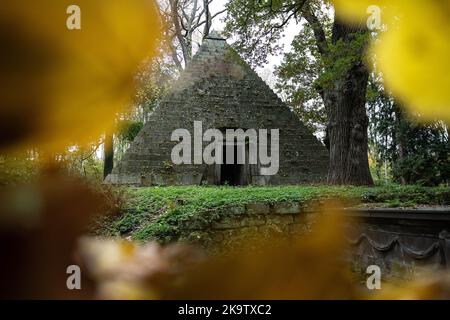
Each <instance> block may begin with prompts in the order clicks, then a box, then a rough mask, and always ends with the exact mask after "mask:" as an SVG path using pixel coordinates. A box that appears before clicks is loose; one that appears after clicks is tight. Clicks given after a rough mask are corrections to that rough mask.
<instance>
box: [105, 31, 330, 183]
mask: <svg viewBox="0 0 450 320" xmlns="http://www.w3.org/2000/svg"><path fill="white" fill-rule="evenodd" d="M194 121H202V123H203V128H202V129H203V132H205V131H206V130H207V129H209V128H215V129H223V128H242V129H244V130H246V129H256V130H258V129H279V134H280V144H279V148H280V153H279V157H280V166H279V171H278V173H277V174H275V175H273V176H263V175H260V170H259V168H260V166H259V165H250V166H249V169H248V172H247V173H246V175H248V177H247V181H248V184H254V185H269V184H301V183H310V182H316V181H321V180H324V179H325V177H326V174H327V167H328V151H327V150H326V148H325V147H324V145H323V144H322V143H321V142H319V141H318V140H317V138H316V137H315V136H314V135H312V134H311V133H310V132H309V131H308V130H307V128H306V127H305V126H304V125H303V124H302V123H301V122H300V121H299V119H298V118H297V117H296V116H295V115H294V113H293V112H292V111H291V110H290V109H289V108H288V107H287V106H286V105H285V104H284V103H283V102H282V101H281V100H280V99H279V97H278V96H277V95H276V94H275V93H274V92H273V91H272V90H271V89H270V88H269V87H268V85H267V84H266V83H265V82H264V81H262V80H261V78H259V76H258V75H257V74H256V73H255V72H254V71H253V70H252V69H251V68H250V67H249V66H248V65H247V64H246V63H245V62H244V61H243V60H242V59H241V58H240V57H239V55H238V54H237V53H236V52H235V51H234V50H233V49H232V48H231V47H230V46H228V45H227V43H226V41H225V40H224V39H220V38H207V39H205V41H204V43H203V45H202V46H201V47H200V49H199V52H198V53H197V54H196V55H195V56H194V57H193V60H192V62H191V63H190V65H189V66H188V67H187V69H186V70H185V71H184V72H183V73H182V74H181V75H180V78H179V79H177V81H176V82H175V83H174V84H173V87H172V88H171V90H170V92H169V93H168V95H167V96H166V97H165V98H164V99H163V101H162V102H161V103H160V105H159V106H158V107H157V108H156V110H155V111H154V112H153V114H152V115H151V117H150V119H149V121H148V122H147V123H146V124H145V126H144V127H143V129H142V130H141V131H140V132H139V134H138V135H137V137H136V138H135V139H134V141H133V142H132V144H131V146H130V148H129V150H128V151H127V152H126V153H125V155H124V157H123V159H122V161H121V162H120V164H119V165H118V166H117V167H115V168H114V170H113V172H112V173H111V174H110V175H109V176H108V177H107V178H106V180H105V182H106V183H111V184H125V185H134V186H151V185H198V184H201V183H208V184H218V183H217V182H218V181H217V176H216V175H215V172H217V167H216V166H217V165H206V164H200V165H199V164H197V165H194V164H192V165H187V164H182V165H174V164H173V163H172V162H171V150H172V148H173V147H174V146H175V145H176V144H178V142H172V141H170V140H171V134H172V132H173V131H174V130H175V129H179V128H185V129H187V130H189V132H191V134H192V136H193V124H194ZM208 144H209V142H208V143H206V142H203V148H204V147H205V146H206V145H208ZM192 149H193V148H192ZM192 159H193V155H192Z"/></svg>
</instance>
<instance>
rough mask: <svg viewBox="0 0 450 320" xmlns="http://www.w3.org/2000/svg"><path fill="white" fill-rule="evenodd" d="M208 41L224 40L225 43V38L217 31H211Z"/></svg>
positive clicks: (207, 37)
mask: <svg viewBox="0 0 450 320" xmlns="http://www.w3.org/2000/svg"><path fill="white" fill-rule="evenodd" d="M206 39H212V40H222V41H225V40H226V39H225V37H224V36H223V35H222V34H221V33H220V32H219V31H217V30H211V31H210V32H209V34H208V35H207V36H206Z"/></svg>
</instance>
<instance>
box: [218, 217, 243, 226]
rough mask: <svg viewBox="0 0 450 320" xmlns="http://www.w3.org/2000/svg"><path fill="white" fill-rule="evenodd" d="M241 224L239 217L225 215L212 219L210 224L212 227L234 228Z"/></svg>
mask: <svg viewBox="0 0 450 320" xmlns="http://www.w3.org/2000/svg"><path fill="white" fill-rule="evenodd" d="M240 226H241V221H240V219H239V218H232V217H226V218H223V219H221V220H219V221H214V222H213V223H212V225H211V228H213V229H235V228H239V227H240Z"/></svg>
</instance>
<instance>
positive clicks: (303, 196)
mask: <svg viewBox="0 0 450 320" xmlns="http://www.w3.org/2000/svg"><path fill="white" fill-rule="evenodd" d="M125 195H126V200H125V201H124V205H123V206H122V209H121V213H120V214H119V216H117V217H114V218H112V219H107V220H105V221H103V222H102V223H101V224H100V228H98V233H99V234H101V235H109V236H131V237H132V238H133V239H135V240H142V241H146V240H148V239H157V240H159V241H161V242H169V241H173V240H176V239H178V238H179V237H180V236H181V234H180V232H181V231H180V229H179V226H180V224H182V223H185V222H189V223H190V224H191V225H194V226H197V227H198V228H199V229H201V228H204V227H206V226H208V224H209V223H211V222H212V221H214V220H216V219H220V218H222V217H224V216H226V215H230V214H234V213H233V212H239V209H240V208H243V206H245V205H246V204H250V203H275V202H280V201H284V202H300V203H302V204H305V205H306V204H308V203H309V202H311V201H321V200H326V199H335V198H338V199H340V200H341V201H346V202H348V203H351V204H354V205H356V204H361V203H363V204H364V203H377V204H379V205H383V206H392V207H399V206H414V205H448V204H449V199H450V191H449V189H448V188H446V187H437V188H427V187H421V186H398V185H389V186H378V187H372V188H367V187H333V186H283V187H278V186H277V187H253V186H249V187H245V188H233V187H207V186H205V187H203V186H202V187H200V186H185V187H151V188H128V189H127V190H126V192H125ZM231 207H232V208H234V210H230V208H231Z"/></svg>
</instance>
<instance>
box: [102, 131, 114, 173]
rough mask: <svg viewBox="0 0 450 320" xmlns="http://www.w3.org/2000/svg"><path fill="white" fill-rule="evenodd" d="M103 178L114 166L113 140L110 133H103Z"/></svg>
mask: <svg viewBox="0 0 450 320" xmlns="http://www.w3.org/2000/svg"><path fill="white" fill-rule="evenodd" d="M103 159H104V160H103V161H104V162H103V178H106V176H107V175H108V174H110V173H111V172H112V169H113V167H114V141H113V135H112V134H109V133H107V134H105V143H104V146H103Z"/></svg>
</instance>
